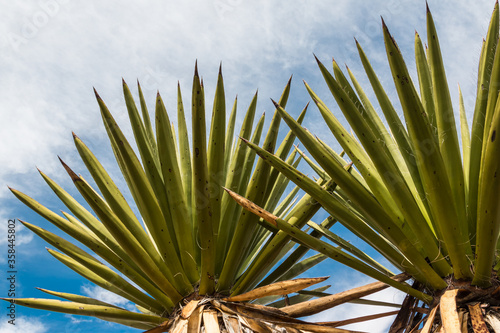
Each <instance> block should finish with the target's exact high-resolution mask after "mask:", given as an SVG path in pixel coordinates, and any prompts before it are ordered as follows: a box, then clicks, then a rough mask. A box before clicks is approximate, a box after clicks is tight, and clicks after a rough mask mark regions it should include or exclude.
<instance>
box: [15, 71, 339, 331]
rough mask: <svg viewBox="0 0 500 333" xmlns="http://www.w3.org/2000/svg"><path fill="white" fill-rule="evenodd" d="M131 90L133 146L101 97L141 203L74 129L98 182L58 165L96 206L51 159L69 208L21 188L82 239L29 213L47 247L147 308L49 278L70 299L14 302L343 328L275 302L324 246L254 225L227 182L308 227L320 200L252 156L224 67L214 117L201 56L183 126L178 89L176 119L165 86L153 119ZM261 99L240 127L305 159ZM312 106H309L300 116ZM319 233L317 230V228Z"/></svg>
mask: <svg viewBox="0 0 500 333" xmlns="http://www.w3.org/2000/svg"><path fill="white" fill-rule="evenodd" d="M289 91H290V82H288V84H287V85H286V87H285V89H284V91H283V94H282V96H281V98H280V103H281V105H282V106H283V107H284V106H285V105H286V102H287V99H288V96H289ZM123 92H124V97H125V102H126V106H127V110H128V115H129V118H130V123H131V126H132V129H133V133H134V137H135V143H136V146H137V150H134V149H133V147H132V145H131V144H130V143H129V140H128V139H127V138H126V137H125V135H124V133H123V132H122V130H121V129H120V127H119V126H118V125H117V123H116V122H115V120H114V118H113V116H112V115H111V113H110V111H109V110H108V108H107V107H106V105H105V103H104V101H103V100H102V99H101V97H100V96H99V95H98V94H97V92H96V98H97V102H98V104H99V108H100V111H101V115H102V120H103V123H104V125H105V129H106V132H107V134H108V137H109V141H110V143H111V147H112V149H113V152H114V155H115V158H116V161H117V163H118V165H119V167H120V169H121V172H122V174H123V178H124V180H125V182H126V184H127V185H128V189H129V191H130V194H131V196H132V198H133V200H134V203H135V207H134V205H132V204H130V203H128V202H127V201H126V200H125V198H124V195H123V193H122V192H121V191H120V189H119V188H118V186H117V185H116V184H115V182H114V181H113V179H112V178H111V177H110V175H109V174H108V172H107V171H106V170H105V169H104V168H103V166H102V164H101V163H100V162H99V160H98V158H97V157H96V156H95V155H94V154H93V153H92V151H91V149H90V148H89V147H88V146H86V145H85V144H84V143H83V141H82V139H80V138H79V137H78V136H76V135H75V134H74V142H75V145H76V148H77V150H78V153H79V154H80V157H81V159H82V160H83V162H84V164H85V166H86V168H87V171H88V174H89V175H90V176H91V177H92V178H93V181H94V183H95V184H96V186H97V188H95V186H94V187H92V185H91V184H90V182H88V181H86V180H85V178H84V176H82V175H78V174H77V173H76V172H74V171H73V170H72V169H71V168H70V166H68V165H67V164H66V163H64V162H63V161H62V160H61V163H62V165H63V167H64V169H65V170H66V171H67V173H68V174H69V176H70V177H71V179H72V180H73V183H74V185H75V186H76V188H77V189H78V192H79V193H80V194H81V196H82V197H83V198H84V199H85V201H86V204H87V205H82V204H81V203H79V202H78V201H77V200H76V199H75V198H73V197H72V196H71V195H70V194H69V193H68V192H67V191H66V190H64V189H63V188H62V187H60V186H59V185H58V184H56V183H55V182H54V181H53V180H52V179H51V178H49V176H48V175H46V174H45V173H43V172H41V171H40V173H41V175H42V177H43V179H44V180H45V181H46V182H47V184H48V185H49V186H50V188H51V189H52V190H53V191H54V192H55V194H56V195H57V196H58V197H59V199H60V200H61V202H62V203H63V204H64V205H65V206H66V208H67V210H68V211H69V212H63V213H62V215H59V214H57V213H55V212H53V211H51V210H49V209H48V208H46V207H45V206H43V205H42V204H41V203H39V202H37V201H36V200H35V199H33V198H31V197H29V196H28V195H26V194H24V193H22V192H20V191H18V190H15V189H11V191H12V192H13V193H14V195H15V196H16V197H17V198H19V199H20V200H21V201H22V202H23V203H24V204H26V205H27V206H28V207H30V208H31V209H33V210H34V211H35V212H37V213H38V214H40V215H41V216H42V217H43V218H45V219H46V220H47V221H49V222H50V223H52V224H54V225H55V226H56V227H58V228H59V229H61V230H62V231H63V232H64V233H66V234H67V235H68V236H70V237H72V238H73V240H74V242H73V241H69V240H67V238H63V237H61V236H59V235H56V234H54V233H52V232H49V231H47V230H45V229H43V228H41V227H39V226H35V225H33V224H30V223H28V222H24V221H23V224H24V225H25V226H26V227H27V228H28V229H30V230H32V231H33V232H34V233H36V234H37V235H38V236H40V237H41V238H43V239H44V240H45V241H47V242H48V243H49V244H50V245H51V247H52V248H53V249H52V248H51V249H48V251H49V253H50V254H51V255H53V256H54V257H55V258H56V259H57V260H59V261H60V262H62V263H63V264H64V265H66V266H68V267H69V268H70V269H72V270H74V271H75V272H77V273H78V274H80V275H82V276H83V277H85V278H86V279H88V280H89V281H91V282H92V283H94V284H96V285H97V286H100V287H102V288H104V289H106V290H108V291H110V292H113V293H115V294H117V295H119V296H122V297H124V298H125V299H127V300H129V301H130V302H132V303H134V304H135V306H136V307H137V310H138V311H136V312H134V311H129V310H127V309H124V308H120V307H117V306H115V305H113V304H108V303H105V302H103V301H101V300H98V299H93V298H90V297H86V296H82V295H75V294H69V293H66V292H64V291H50V290H45V289H40V290H41V291H43V292H45V293H47V294H50V295H52V296H56V297H58V298H62V299H64V300H58V299H43V298H23V299H5V300H7V301H12V302H15V303H16V304H18V305H22V306H27V307H32V308H37V309H44V310H50V311H58V312H63V313H68V314H76V315H85V316H93V317H97V318H100V319H103V320H107V321H111V322H116V323H120V324H123V325H128V326H131V327H135V328H138V329H142V330H147V332H166V331H170V332H219V331H220V332H271V331H282V330H286V331H287V332H288V331H290V332H345V330H341V329H337V328H335V325H334V324H328V323H322V324H312V323H307V322H304V321H301V320H299V319H295V318H293V317H291V316H288V315H287V314H286V313H284V312H282V311H281V310H279V306H280V305H279V304H273V302H275V301H276V300H278V299H279V298H280V297H283V296H284V295H286V294H292V293H295V292H297V291H299V290H302V289H305V288H307V287H309V286H311V285H313V284H315V283H318V282H322V281H324V278H305V279H295V280H292V279H293V278H295V277H296V276H297V275H299V274H301V273H302V272H304V271H305V270H307V269H309V268H311V267H313V266H314V265H316V264H317V263H319V262H321V261H322V260H324V259H325V258H326V256H324V255H321V254H319V255H313V256H312V257H308V258H305V259H302V258H303V257H304V255H305V254H306V252H307V251H308V248H306V247H304V246H295V245H296V243H295V242H294V241H292V239H291V237H290V236H288V235H287V234H286V233H283V232H277V231H276V230H269V229H268V228H265V227H264V226H262V225H260V224H258V221H259V218H258V217H257V216H255V215H253V214H249V213H248V212H246V211H245V210H242V209H241V207H240V206H239V205H238V204H237V203H236V202H234V201H233V200H232V199H231V198H230V196H229V195H228V194H227V193H226V192H224V191H223V187H226V188H229V189H232V190H234V191H236V192H238V193H244V194H245V195H246V197H248V198H250V199H251V200H252V201H254V202H255V203H256V204H258V205H260V206H262V207H264V208H265V209H266V210H268V211H271V212H273V214H275V215H277V216H280V217H281V218H283V219H284V220H286V221H288V222H289V223H291V224H294V225H297V226H298V227H302V226H304V225H305V224H306V223H307V222H309V220H310V218H311V217H312V216H313V215H314V214H315V213H316V212H317V211H318V209H319V208H320V206H319V205H318V204H316V202H315V200H313V199H312V197H311V196H310V195H308V194H304V195H302V196H300V197H299V198H298V200H297V198H295V197H296V195H297V192H298V187H296V188H295V189H293V190H292V191H291V192H289V193H285V189H286V187H287V185H288V182H289V180H288V179H287V178H286V177H284V176H283V175H281V174H280V173H279V172H278V170H277V169H275V168H273V167H271V166H270V165H269V164H267V163H265V162H264V161H263V160H258V161H256V165H254V161H255V158H256V154H255V152H254V151H253V150H251V149H248V148H247V147H246V144H244V143H243V142H242V141H235V140H233V137H234V136H235V122H236V110H237V107H236V105H237V103H236V100H235V102H234V106H233V108H232V110H231V112H230V115H229V121H228V122H227V123H226V121H227V120H226V98H225V95H224V85H223V78H222V74H221V72H220V71H219V75H218V81H217V88H216V91H215V98H214V102H213V110H212V118H211V123H210V128H209V129H207V124H206V120H205V119H206V116H205V114H206V112H205V97H204V88H203V81H202V80H201V79H200V76H199V75H198V71H197V69H196V68H195V74H194V79H193V89H192V100H191V101H192V103H191V110H192V128H191V129H188V127H187V124H186V120H185V119H186V117H185V113H184V109H185V108H184V105H183V102H182V97H181V92H180V89H178V103H177V106H178V107H177V121H178V124H177V130H176V131H174V125H173V124H172V123H171V122H170V120H169V116H168V113H167V111H166V108H165V106H164V103H163V101H162V98H161V96H160V95H159V94H158V95H157V97H156V104H155V110H154V115H155V117H154V119H153V121H151V119H150V116H149V111H148V109H147V106H146V102H145V98H144V96H143V93H142V91H141V88H140V86H138V98H139V105H140V107H137V105H136V103H135V101H134V97H133V94H132V93H131V91H130V90H129V88H128V86H127V84H126V83H125V82H123ZM256 110H257V94H255V96H254V98H253V100H252V101H251V103H250V106H249V107H248V110H247V112H246V114H245V117H244V119H243V123H242V125H241V129H240V131H239V133H238V135H239V136H240V137H242V138H246V139H248V140H251V141H252V142H253V143H254V144H259V143H260V140H261V137H262V139H263V146H264V147H265V149H266V150H267V151H269V152H270V153H274V154H276V155H277V156H280V157H281V158H283V159H286V160H287V161H288V162H289V163H290V164H291V165H294V166H297V164H298V163H299V161H300V159H301V157H300V156H299V155H298V154H297V152H296V151H293V150H292V149H291V148H292V145H293V141H294V140H295V134H294V133H293V132H291V131H290V132H289V133H288V134H287V135H286V136H285V138H284V140H283V141H282V142H281V143H280V144H277V142H278V141H277V139H278V131H279V126H280V120H281V117H280V116H279V113H278V112H277V111H276V112H275V113H274V115H273V118H272V120H271V122H270V125H269V130H268V131H267V134H264V133H266V132H264V131H263V128H264V115H262V117H260V119H256V117H255V115H256ZM305 112H306V109H304V111H303V112H302V113H301V115H300V116H299V117H298V119H297V121H298V122H301V121H302V119H303V118H304V116H305ZM254 123H256V125H255V124H254ZM189 131H191V133H192V135H191V137H190V138H189V135H188V132H189ZM208 131H209V133H207V132H208ZM176 132H177V133H176ZM207 134H208V135H207ZM190 142H191V144H190ZM136 151H138V153H139V154H136ZM317 184H318V186H320V187H322V188H325V189H331V188H332V186H334V185H333V183H332V182H331V181H329V180H326V179H319V180H318V181H317ZM86 207H90V209H88V208H86ZM91 211H93V213H92V212H91ZM136 212H138V214H136ZM138 215H140V218H139V217H138ZM331 224H332V223H331V222H328V221H327V222H325V224H324V226H325V227H326V228H328V227H329V226H331ZM311 234H312V236H313V237H320V234H319V233H317V232H315V231H312V230H311ZM89 250H90V251H92V252H94V254H95V255H96V256H94V255H92V254H90V252H89ZM278 263H279V264H278ZM325 289H326V287H321V288H319V289H315V290H314V291H316V292H320V291H324V290H325ZM313 296H314V295H295V296H293V297H290V298H287V300H288V301H287V302H286V303H287V304H295V303H300V302H302V301H305V300H308V299H310V298H312V297H313ZM262 304H271V305H272V306H264V305H262ZM281 306H283V305H281Z"/></svg>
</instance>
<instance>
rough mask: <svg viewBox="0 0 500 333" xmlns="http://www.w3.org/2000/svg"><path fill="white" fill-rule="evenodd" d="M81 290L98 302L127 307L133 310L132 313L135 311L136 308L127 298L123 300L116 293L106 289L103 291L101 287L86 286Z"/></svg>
mask: <svg viewBox="0 0 500 333" xmlns="http://www.w3.org/2000/svg"><path fill="white" fill-rule="evenodd" d="M81 290H82V293H83V294H85V295H87V296H88V297H91V298H95V299H97V300H100V301H103V302H106V303H110V304H113V305H116V306H120V307H125V308H127V309H128V310H132V311H134V310H135V306H134V305H132V303H131V302H130V301H129V300H127V299H125V298H123V297H121V296H119V295H117V294H115V293H112V292H110V291H108V290H106V289H103V288H101V287H99V286H95V285H86V286H82V287H81Z"/></svg>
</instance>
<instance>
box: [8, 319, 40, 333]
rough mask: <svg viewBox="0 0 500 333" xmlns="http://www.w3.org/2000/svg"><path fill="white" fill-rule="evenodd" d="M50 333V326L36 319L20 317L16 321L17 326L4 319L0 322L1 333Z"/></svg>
mask: <svg viewBox="0 0 500 333" xmlns="http://www.w3.org/2000/svg"><path fill="white" fill-rule="evenodd" d="M48 331H49V329H48V326H47V325H46V324H45V323H44V322H42V321H41V320H40V319H39V318H36V317H24V316H23V317H18V318H16V320H15V325H12V324H9V323H8V322H7V320H4V319H2V321H1V322H0V332H2V333H25V332H30V333H45V332H48Z"/></svg>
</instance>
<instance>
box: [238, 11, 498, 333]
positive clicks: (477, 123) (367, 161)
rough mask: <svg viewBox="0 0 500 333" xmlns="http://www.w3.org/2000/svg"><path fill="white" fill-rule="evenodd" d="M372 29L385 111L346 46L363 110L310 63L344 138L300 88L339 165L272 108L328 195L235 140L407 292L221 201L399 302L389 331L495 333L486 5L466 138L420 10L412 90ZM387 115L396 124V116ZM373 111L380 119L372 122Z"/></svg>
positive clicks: (494, 75) (494, 135)
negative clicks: (388, 82)
mask: <svg viewBox="0 0 500 333" xmlns="http://www.w3.org/2000/svg"><path fill="white" fill-rule="evenodd" d="M382 26H383V35H384V41H385V49H386V53H387V59H388V62H389V66H390V70H391V74H392V77H393V79H394V85H395V88H396V92H397V96H398V97H399V100H398V101H397V102H393V101H391V100H390V98H389V97H388V94H387V93H386V91H385V90H384V88H383V86H382V84H381V82H380V80H379V79H378V77H377V75H376V74H375V72H374V70H373V68H372V67H371V65H370V62H369V60H368V57H367V55H366V54H365V52H364V51H363V49H362V48H361V45H360V44H359V43H358V42H356V46H357V49H358V51H359V56H360V58H361V62H362V65H363V67H364V69H365V72H366V75H367V77H368V80H369V82H370V84H371V89H373V92H374V95H375V96H376V99H377V102H378V106H377V105H375V104H374V102H373V101H370V100H369V98H368V97H367V95H366V93H365V92H364V91H363V89H362V87H361V85H360V84H359V83H358V81H357V80H356V78H355V76H354V74H353V73H352V72H351V71H350V70H349V68H347V73H348V77H349V79H350V80H349V79H348V78H347V77H346V75H344V73H343V72H342V71H341V69H340V67H339V66H338V64H337V63H336V62H335V61H333V73H331V72H330V71H329V70H328V69H327V68H326V66H325V65H323V63H321V62H320V61H319V60H318V61H317V62H318V66H319V69H320V71H321V73H322V75H323V77H324V79H325V82H326V84H327V86H328V88H329V90H330V92H331V94H332V95H333V97H334V99H335V101H336V103H337V105H338V109H340V111H341V112H342V113H343V115H344V117H345V119H346V120H347V121H348V123H349V125H350V126H351V128H352V131H353V132H352V133H351V132H350V131H348V130H347V129H346V128H344V127H343V126H342V125H341V123H340V121H339V120H338V118H337V117H336V116H335V114H334V112H332V110H331V109H329V107H328V106H327V104H326V103H325V102H323V101H322V100H321V99H320V97H319V96H318V95H317V94H316V93H315V92H314V91H313V89H312V88H311V87H310V86H309V85H308V84H307V83H306V84H305V85H306V88H307V91H308V92H309V94H310V96H311V98H312V100H313V101H314V103H315V104H316V106H317V108H318V110H319V112H320V114H321V116H322V117H323V119H324V121H325V123H326V125H327V126H328V128H329V129H330V130H331V133H332V134H333V135H334V136H335V138H336V139H337V141H338V143H339V144H340V146H341V147H342V149H343V150H344V151H345V153H346V155H347V157H346V159H345V160H344V158H342V157H340V155H339V154H337V153H336V152H335V151H334V150H333V149H331V147H329V146H328V145H326V144H324V142H323V141H322V140H321V139H320V138H318V137H316V136H314V135H313V134H311V133H310V132H308V131H307V130H306V129H305V128H303V127H302V126H301V124H299V123H298V122H297V121H295V120H294V119H293V118H292V117H291V116H290V115H289V113H287V112H286V111H285V107H283V106H280V105H279V104H278V103H276V106H277V109H278V113H279V114H280V116H281V117H282V118H283V119H284V121H285V122H286V123H287V124H288V126H289V127H290V128H291V130H292V132H293V133H294V134H295V135H297V137H298V138H299V140H300V141H301V143H302V144H303V146H304V147H305V148H306V149H307V150H308V152H309V154H310V156H311V157H312V159H309V158H307V161H308V162H309V163H310V164H311V166H312V167H313V168H314V169H315V170H316V171H317V173H318V174H319V175H321V177H322V178H324V179H327V180H331V181H333V182H334V183H335V184H336V185H337V186H336V187H335V190H334V191H328V190H326V189H324V188H321V187H320V186H318V184H316V183H315V182H314V181H313V180H311V179H309V178H308V177H306V176H305V175H303V174H302V173H300V172H299V171H297V170H296V168H295V167H294V166H292V165H290V163H286V162H285V161H283V160H282V159H280V158H279V156H276V155H273V154H272V153H270V152H268V151H266V150H264V149H262V148H259V147H258V145H255V144H254V143H251V142H249V141H248V140H243V141H244V142H245V143H246V144H247V145H248V146H250V147H252V149H254V150H255V151H256V152H257V153H258V154H259V155H260V156H261V157H262V158H263V159H264V160H265V161H266V162H267V163H269V164H270V165H271V166H273V167H274V168H276V169H278V170H279V171H280V172H281V173H282V174H284V175H285V176H286V177H288V178H289V179H290V180H291V181H293V182H295V183H296V184H297V186H299V187H301V188H302V189H303V190H304V191H306V192H307V193H309V194H310V195H311V196H312V197H313V198H314V199H315V200H316V201H317V202H318V203H320V204H321V205H322V206H323V208H324V209H325V210H326V211H327V212H328V213H329V214H331V218H333V219H336V220H338V221H339V222H340V223H341V224H343V225H344V226H345V227H347V228H348V229H349V230H350V231H352V232H353V233H354V234H355V235H357V236H358V237H359V238H361V239H362V240H364V241H365V242H367V243H368V244H369V245H371V246H372V247H373V248H374V249H375V250H376V251H378V253H380V254H381V255H382V256H383V257H385V258H386V259H387V260H388V261H389V262H391V263H392V264H393V265H394V266H395V267H396V268H397V269H399V270H400V271H401V272H405V273H406V274H409V275H410V276H411V277H412V279H413V281H414V283H413V285H412V287H409V286H408V285H402V284H400V283H396V282H395V281H390V280H389V275H388V274H387V272H385V271H384V270H383V269H382V268H381V267H380V265H379V264H377V263H376V262H373V261H371V260H368V259H367V258H365V257H363V254H362V253H359V251H356V250H355V249H354V250H353V249H351V248H350V244H344V245H343V248H344V250H342V251H340V250H338V249H335V248H334V247H333V246H331V245H330V244H327V243H325V242H323V241H321V240H318V239H312V238H311V237H310V236H309V235H307V234H306V233H304V232H303V231H301V230H299V228H297V227H296V226H291V225H290V224H289V223H287V222H286V221H284V220H282V219H281V218H279V217H276V216H274V215H273V214H270V215H265V214H263V213H262V212H260V213H259V211H258V210H256V209H255V207H254V206H253V204H252V203H251V202H248V201H246V199H245V198H244V197H242V196H239V195H238V194H236V193H232V192H230V193H231V195H232V196H233V197H235V198H236V199H237V200H238V201H239V202H240V203H241V204H242V205H244V206H245V207H247V208H249V209H251V210H252V211H254V212H256V213H257V214H260V215H261V216H262V217H263V218H265V219H266V220H267V221H268V222H269V224H270V225H272V226H274V227H275V228H277V229H279V230H282V231H284V232H286V233H287V234H289V235H290V236H292V237H293V238H295V239H296V240H297V241H300V242H302V244H305V245H307V246H309V247H310V248H312V249H315V250H316V251H318V252H320V253H323V254H325V255H327V256H329V257H330V258H333V259H335V260H338V261H339V262H341V263H344V264H346V265H348V266H350V267H352V268H354V269H357V270H358V271H360V272H362V273H364V274H366V275H368V276H370V277H372V278H374V279H377V280H379V281H382V282H386V283H392V286H394V287H395V288H398V289H400V290H402V291H404V292H405V293H407V295H408V296H407V298H406V299H405V301H404V303H403V307H402V310H401V311H400V312H399V315H398V316H397V318H396V321H395V322H394V324H393V326H392V328H391V332H403V331H404V332H410V331H412V332H417V331H418V332H487V331H488V330H493V331H495V332H500V325H499V324H500V315H499V311H498V310H499V306H500V288H499V284H500V283H499V280H498V277H497V276H498V270H499V268H500V260H499V259H500V258H499V252H498V251H499V249H500V244H499V242H498V240H499V229H500V199H499V198H500V141H499V136H498V133H499V130H500V100H499V89H500V84H499V83H500V47H498V38H499V11H498V2H497V3H496V5H495V9H494V11H493V15H492V18H491V21H490V25H489V29H488V33H487V36H486V38H485V39H484V41H483V46H482V51H481V56H480V61H479V67H478V80H477V96H476V103H475V107H474V118H473V120H472V128H471V129H470V130H469V126H468V123H467V119H466V112H465V110H464V103H463V98H462V95H461V93H460V94H459V101H458V102H459V103H458V104H459V115H457V120H458V119H459V120H458V121H457V120H456V117H455V114H454V112H453V105H452V100H451V97H450V91H449V88H448V82H447V79H446V75H445V67H444V64H443V59H442V56H441V50H440V46H439V41H438V35H437V32H436V27H435V24H434V21H433V18H432V15H431V13H430V11H429V8H427V47H424V44H423V42H422V40H421V38H420V36H419V35H418V33H416V34H415V60H416V72H417V75H418V77H417V78H415V79H416V80H417V81H418V88H417V85H416V84H415V83H414V81H413V79H412V78H411V77H410V74H409V69H408V67H407V64H406V63H405V61H404V59H403V56H402V54H401V51H400V49H399V48H398V46H397V44H396V42H395V40H394V39H393V37H392V36H391V34H390V33H389V29H388V28H387V26H386V24H385V23H384V22H383V21H382ZM399 106H401V109H402V113H403V116H404V120H401V119H400V117H399V116H398V113H397V109H398V108H399ZM376 108H380V110H381V111H382V113H383V115H380V114H377V112H376V111H375V110H376ZM457 122H458V123H459V126H457ZM457 127H459V128H460V132H459V131H458V129H457ZM459 133H460V135H459ZM348 161H351V162H352V163H353V166H354V168H353V170H351V172H347V171H346V170H345V169H344V168H343V165H345V164H346V163H347V162H348ZM309 226H310V227H313V228H314V229H315V230H318V232H321V233H323V234H324V235H325V236H327V237H329V238H330V239H331V240H332V241H333V242H335V243H338V244H339V245H341V244H342V242H343V240H342V239H339V237H338V236H337V235H335V234H333V233H331V232H330V231H328V230H325V229H324V228H322V227H321V226H319V225H314V224H312V223H311V224H309ZM344 243H345V242H344ZM335 302H337V303H335ZM336 304H338V301H337V300H336V299H335V298H332V297H330V296H325V297H324V298H322V299H317V300H311V301H310V303H305V304H301V305H293V306H288V307H285V308H282V311H284V312H286V313H288V314H290V315H292V316H300V315H306V314H309V313H311V312H312V311H313V310H312V309H314V308H318V309H319V308H321V307H326V306H332V305H336Z"/></svg>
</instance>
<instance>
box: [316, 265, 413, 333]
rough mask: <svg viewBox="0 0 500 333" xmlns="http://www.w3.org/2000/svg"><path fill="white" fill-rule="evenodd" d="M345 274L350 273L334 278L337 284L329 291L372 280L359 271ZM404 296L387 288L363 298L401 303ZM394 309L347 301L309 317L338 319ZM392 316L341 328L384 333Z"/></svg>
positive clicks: (319, 319)
mask: <svg viewBox="0 0 500 333" xmlns="http://www.w3.org/2000/svg"><path fill="white" fill-rule="evenodd" d="M347 275H350V279H340V278H338V277H337V279H335V280H336V281H338V282H339V284H336V285H335V288H333V289H334V290H335V291H330V292H340V291H344V290H349V289H352V288H355V287H359V286H362V285H365V284H368V283H371V282H373V280H371V279H369V278H366V277H363V276H361V274H359V273H347ZM404 296H405V295H404V294H403V293H402V292H400V291H398V290H396V289H394V288H387V289H384V290H382V291H379V292H377V293H375V294H372V295H369V296H367V297H364V298H365V299H373V300H377V301H380V302H388V303H396V304H401V302H402V301H403V299H404ZM396 310H397V308H393V307H384V306H372V305H364V304H354V303H347V304H342V305H340V306H338V307H334V308H332V309H330V310H327V311H324V312H322V313H319V314H317V315H314V316H312V317H310V318H309V319H310V320H311V321H314V322H325V321H339V320H344V319H352V318H357V317H362V316H367V315H371V314H379V313H384V312H392V311H396ZM394 318H395V316H389V317H383V318H379V319H375V320H370V321H365V322H361V323H356V324H351V325H346V326H343V327H341V328H346V329H350V330H354V331H361V332H370V333H385V332H387V331H388V329H389V327H390V325H391V323H392V322H393V321H394Z"/></svg>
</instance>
